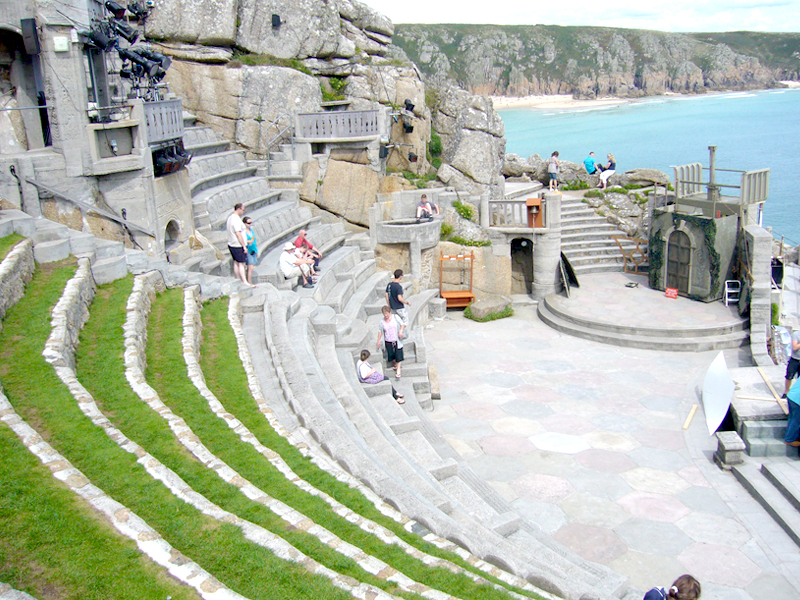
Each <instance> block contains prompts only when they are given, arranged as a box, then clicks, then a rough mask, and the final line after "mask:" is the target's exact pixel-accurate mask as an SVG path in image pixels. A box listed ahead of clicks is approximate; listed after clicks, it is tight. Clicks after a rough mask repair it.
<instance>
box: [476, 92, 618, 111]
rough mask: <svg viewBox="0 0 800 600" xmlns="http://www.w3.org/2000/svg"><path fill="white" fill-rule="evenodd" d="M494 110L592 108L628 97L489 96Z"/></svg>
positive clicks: (565, 95) (562, 95) (615, 104)
mask: <svg viewBox="0 0 800 600" xmlns="http://www.w3.org/2000/svg"><path fill="white" fill-rule="evenodd" d="M490 98H491V99H492V104H493V105H494V108H495V110H497V109H500V108H552V109H562V108H582V107H585V108H593V107H597V106H618V105H620V104H627V103H628V102H630V101H631V99H630V98H611V97H608V98H597V99H594V100H576V99H575V98H573V97H572V95H570V94H557V95H553V96H525V97H523V98H511V97H508V96H490Z"/></svg>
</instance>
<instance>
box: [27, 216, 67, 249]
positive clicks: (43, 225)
mask: <svg viewBox="0 0 800 600" xmlns="http://www.w3.org/2000/svg"><path fill="white" fill-rule="evenodd" d="M70 231H71V230H70V228H69V227H67V226H66V225H62V224H61V223H56V222H54V221H48V220H47V219H36V231H35V232H34V233H33V235H32V236H31V239H33V243H34V244H38V243H39V242H52V241H53V240H64V239H67V238H69V236H70Z"/></svg>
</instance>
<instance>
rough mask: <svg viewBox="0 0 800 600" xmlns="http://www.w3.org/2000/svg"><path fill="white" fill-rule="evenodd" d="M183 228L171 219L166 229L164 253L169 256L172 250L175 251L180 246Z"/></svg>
mask: <svg viewBox="0 0 800 600" xmlns="http://www.w3.org/2000/svg"><path fill="white" fill-rule="evenodd" d="M180 235H181V226H180V224H179V223H178V221H176V220H175V219H170V220H169V222H168V223H167V226H166V227H165V228H164V252H165V253H166V255H167V256H169V252H170V250H174V249H175V248H176V247H177V246H178V245H179V244H180V242H179V239H180Z"/></svg>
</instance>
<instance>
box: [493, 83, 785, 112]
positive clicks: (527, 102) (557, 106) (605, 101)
mask: <svg viewBox="0 0 800 600" xmlns="http://www.w3.org/2000/svg"><path fill="white" fill-rule="evenodd" d="M781 83H782V84H783V85H785V86H786V87H787V88H791V89H794V88H800V82H798V81H781ZM708 93H709V94H729V93H732V91H716V92H708ZM692 95H693V94H675V93H666V94H663V96H665V97H666V96H673V97H674V96H687V97H688V96H692ZM489 97H490V98H491V100H492V104H493V105H494V108H495V110H498V109H504V108H543V109H553V110H562V109H574V108H597V107H598V106H620V105H622V104H628V103H630V102H633V101H635V100H642V99H643V98H648V96H643V97H641V98H615V97H613V96H607V97H605V98H596V99H592V100H576V99H575V98H573V97H572V95H571V94H554V95H552V96H524V97H522V98H518V97H510V96H489ZM649 97H652V96H649Z"/></svg>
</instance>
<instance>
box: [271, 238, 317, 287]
mask: <svg viewBox="0 0 800 600" xmlns="http://www.w3.org/2000/svg"><path fill="white" fill-rule="evenodd" d="M296 250H297V248H295V246H294V244H293V243H292V242H286V243H285V244H284V245H283V252H281V256H280V258H279V259H278V267H279V268H280V270H281V273H283V276H284V277H286V279H291V278H293V277H302V278H303V287H304V288H310V287H314V284H312V283H311V265H313V264H314V261H313V260H311V259H307V258H302V257H301V256H298V255H297V254H296V253H295V251H296Z"/></svg>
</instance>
